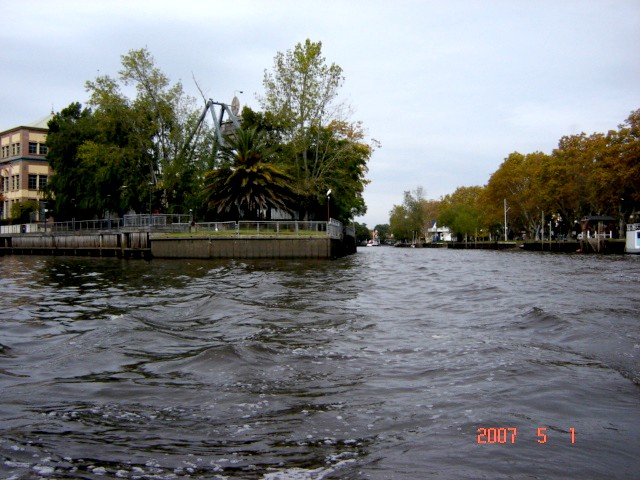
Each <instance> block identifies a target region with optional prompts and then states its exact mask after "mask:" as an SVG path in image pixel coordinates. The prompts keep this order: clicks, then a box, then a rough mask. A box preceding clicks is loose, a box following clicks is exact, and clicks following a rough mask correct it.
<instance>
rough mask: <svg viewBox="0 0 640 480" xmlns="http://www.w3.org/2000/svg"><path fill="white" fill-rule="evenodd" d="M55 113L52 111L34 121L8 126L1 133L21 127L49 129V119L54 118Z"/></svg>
mask: <svg viewBox="0 0 640 480" xmlns="http://www.w3.org/2000/svg"><path fill="white" fill-rule="evenodd" d="M53 115H54V113H53V112H51V113H49V114H47V115H46V116H44V117H42V118H40V119H38V120H35V121H33V122H30V123H28V124H26V125H16V126H14V127H11V128H6V129H4V130H0V133H5V132H10V131H12V130H18V129H20V128H42V129H45V130H47V129H48V128H49V120H51V119H52V118H53Z"/></svg>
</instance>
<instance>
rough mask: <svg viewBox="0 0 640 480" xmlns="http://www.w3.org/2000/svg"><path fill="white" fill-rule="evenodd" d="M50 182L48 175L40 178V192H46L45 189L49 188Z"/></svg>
mask: <svg viewBox="0 0 640 480" xmlns="http://www.w3.org/2000/svg"><path fill="white" fill-rule="evenodd" d="M48 181H49V177H47V176H46V175H40V177H39V178H38V190H44V188H45V187H46V186H47V182H48Z"/></svg>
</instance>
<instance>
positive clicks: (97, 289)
mask: <svg viewBox="0 0 640 480" xmlns="http://www.w3.org/2000/svg"><path fill="white" fill-rule="evenodd" d="M0 265H1V266H2V271H3V277H2V278H0V286H1V287H2V292H3V295H2V299H1V300H0V327H1V329H2V330H1V331H2V336H1V337H0V392H2V393H1V394H0V412H1V413H0V415H1V417H0V418H1V419H2V423H1V424H0V428H1V435H0V457H1V464H0V473H2V476H3V478H16V479H17V478H39V477H42V478H113V477H116V478H228V479H231V478H242V479H244V478H256V479H258V478H260V479H280V478H286V479H330V478H371V479H387V478H409V479H413V478H415V479H421V478H429V477H431V476H433V477H441V478H483V477H484V478H521V477H526V476H531V477H536V476H537V477H539V478H631V477H633V475H635V474H636V473H637V469H638V466H639V465H638V460H637V452H638V451H640V437H638V435H637V428H636V427H635V425H637V424H638V419H639V418H640V390H639V385H640V362H639V361H638V358H639V355H640V324H639V323H638V320H637V318H638V315H637V312H638V310H639V307H640V297H639V296H638V295H637V285H638V281H639V280H640V258H637V257H633V256H610V257H598V256H579V255H552V254H535V253H526V252H483V251H471V252H466V251H448V250H431V249H424V250H420V249H411V250H409V249H407V250H405V249H393V248H385V247H381V248H373V249H371V248H370V249H362V250H360V251H359V253H358V254H357V255H354V256H351V257H348V258H344V259H341V260H337V261H283V260H256V261H238V260H236V261H226V260H224V261H197V260H195V261H160V260H153V261H150V262H148V261H126V260H119V259H86V258H69V257H66V258H51V257H48V258H47V257H4V258H0ZM481 427H484V428H487V429H491V428H493V429H496V430H494V431H496V432H497V431H498V429H501V428H502V429H512V430H510V431H511V432H514V433H515V432H517V434H515V436H514V437H513V438H512V437H509V441H506V440H505V438H502V439H501V440H505V442H497V441H494V442H492V443H488V444H478V428H481ZM540 428H542V429H544V430H541V431H539V430H538V429H540ZM572 429H573V430H572ZM540 432H542V434H544V435H545V437H542V436H540V435H539V433H540ZM542 438H545V440H546V441H545V443H539V440H541V439H542ZM512 440H514V441H512Z"/></svg>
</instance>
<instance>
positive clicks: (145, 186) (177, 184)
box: [86, 49, 212, 212]
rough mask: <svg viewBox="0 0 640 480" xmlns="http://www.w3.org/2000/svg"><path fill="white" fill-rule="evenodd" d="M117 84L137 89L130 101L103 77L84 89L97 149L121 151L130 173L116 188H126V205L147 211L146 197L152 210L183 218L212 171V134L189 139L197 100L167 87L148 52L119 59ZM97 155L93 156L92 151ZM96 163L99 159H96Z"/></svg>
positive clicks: (195, 121)
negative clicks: (179, 214)
mask: <svg viewBox="0 0 640 480" xmlns="http://www.w3.org/2000/svg"><path fill="white" fill-rule="evenodd" d="M122 66H123V68H122V70H121V71H120V72H119V80H120V83H121V84H122V85H124V86H135V89H136V97H135V99H133V100H131V99H129V98H128V97H127V96H126V95H124V94H123V93H122V90H121V88H120V83H118V81H116V80H115V79H113V78H111V77H109V76H101V77H98V78H96V80H94V81H89V82H87V83H86V86H87V90H88V91H89V93H90V100H89V105H91V106H92V107H93V108H94V110H95V115H96V117H97V118H98V119H99V125H100V130H101V133H102V137H101V138H100V141H101V143H104V144H108V145H111V146H112V149H113V148H114V147H115V148H116V149H120V150H122V152H121V153H120V154H119V155H117V157H118V158H120V159H126V160H127V163H128V168H125V169H119V170H120V171H121V172H123V173H124V174H125V177H123V178H120V179H119V180H120V181H119V183H120V184H121V185H126V194H125V195H124V198H125V201H127V202H128V203H129V206H131V207H133V208H135V209H140V211H146V210H147V209H148V207H143V205H147V204H148V200H146V199H148V197H149V193H151V194H152V200H153V203H154V206H155V207H156V208H160V209H163V210H166V211H169V212H172V211H177V212H185V211H187V210H188V209H189V208H193V207H194V206H195V205H197V203H198V201H200V200H201V199H200V197H199V194H200V192H201V191H202V177H203V174H204V172H205V171H206V170H207V169H208V168H210V167H211V166H212V165H211V153H209V154H208V155H207V153H206V152H207V150H208V149H209V148H210V146H211V142H212V135H211V129H209V128H207V127H206V126H204V127H203V128H201V129H199V130H198V135H197V136H195V138H194V136H193V135H192V132H194V131H195V130H196V125H197V124H198V120H199V117H200V112H199V108H197V106H196V102H195V99H194V98H192V97H189V96H187V95H185V93H184V91H183V88H182V85H181V83H180V82H178V83H176V84H173V85H172V84H171V83H170V81H169V79H168V77H167V76H166V75H165V74H164V73H162V72H161V71H160V69H159V68H158V67H157V66H156V65H155V62H154V59H153V57H152V55H151V54H150V52H149V51H148V50H147V49H140V50H131V51H130V52H129V53H128V54H127V55H123V56H122ZM94 152H97V150H94ZM94 160H96V161H98V160H99V159H94Z"/></svg>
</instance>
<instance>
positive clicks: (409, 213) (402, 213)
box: [389, 187, 432, 240]
mask: <svg viewBox="0 0 640 480" xmlns="http://www.w3.org/2000/svg"><path fill="white" fill-rule="evenodd" d="M431 206H432V201H429V200H427V199H426V198H425V192H424V189H423V188H422V187H417V188H416V189H415V190H414V191H412V192H411V191H406V192H404V201H403V203H402V205H394V206H393V209H392V210H391V213H390V218H389V225H390V230H391V233H393V236H394V237H395V238H396V239H398V240H410V239H413V238H414V236H417V237H421V238H425V237H426V233H427V232H426V230H427V228H429V227H430V226H431V221H432V212H431Z"/></svg>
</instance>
